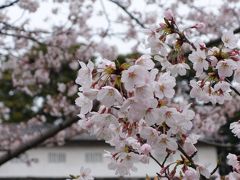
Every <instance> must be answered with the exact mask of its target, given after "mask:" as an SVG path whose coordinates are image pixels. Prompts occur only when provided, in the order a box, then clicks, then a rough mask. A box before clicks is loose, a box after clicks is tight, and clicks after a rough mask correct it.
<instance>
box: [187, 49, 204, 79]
mask: <svg viewBox="0 0 240 180" xmlns="http://www.w3.org/2000/svg"><path fill="white" fill-rule="evenodd" d="M188 58H189V60H190V61H191V62H192V63H193V69H194V70H195V71H196V76H200V75H201V74H202V73H203V70H207V69H208V67H209V63H208V62H207V60H206V54H205V52H204V51H201V50H197V51H193V52H192V53H191V54H190V55H189V56H188Z"/></svg>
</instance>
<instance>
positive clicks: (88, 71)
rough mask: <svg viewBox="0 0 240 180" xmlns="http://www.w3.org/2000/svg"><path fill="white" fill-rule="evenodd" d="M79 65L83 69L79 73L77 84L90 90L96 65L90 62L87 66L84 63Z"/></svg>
mask: <svg viewBox="0 0 240 180" xmlns="http://www.w3.org/2000/svg"><path fill="white" fill-rule="evenodd" d="M79 63H80V65H81V68H80V69H79V71H78V76H77V79H76V83H77V84H79V85H81V86H83V87H85V88H90V87H91V85H92V71H93V68H94V64H93V63H92V61H88V64H87V65H86V64H85V63H83V62H79Z"/></svg>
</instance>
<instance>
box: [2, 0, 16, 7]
mask: <svg viewBox="0 0 240 180" xmlns="http://www.w3.org/2000/svg"><path fill="white" fill-rule="evenodd" d="M18 2H19V0H15V1H13V2H11V3H9V4H5V5H2V6H0V9H4V8H8V7H11V6H13V5H14V4H16V3H18Z"/></svg>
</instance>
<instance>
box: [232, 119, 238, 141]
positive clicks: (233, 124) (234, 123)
mask: <svg viewBox="0 0 240 180" xmlns="http://www.w3.org/2000/svg"><path fill="white" fill-rule="evenodd" d="M230 129H231V130H232V133H233V134H234V135H235V136H237V137H238V138H240V121H237V122H233V123H231V124H230Z"/></svg>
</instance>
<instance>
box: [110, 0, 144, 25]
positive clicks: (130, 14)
mask: <svg viewBox="0 0 240 180" xmlns="http://www.w3.org/2000/svg"><path fill="white" fill-rule="evenodd" d="M109 1H110V2H112V3H114V4H116V5H117V6H118V7H120V8H121V9H122V10H123V11H124V12H125V13H126V14H127V15H128V16H129V17H130V18H131V19H133V20H134V21H135V22H136V23H137V24H138V25H140V26H141V27H142V28H146V27H145V25H144V24H143V23H141V22H140V21H139V20H138V19H137V18H136V17H135V16H134V15H133V14H132V13H130V12H129V11H128V10H127V8H126V7H124V6H123V5H122V4H121V3H120V2H118V1H115V0H109Z"/></svg>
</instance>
